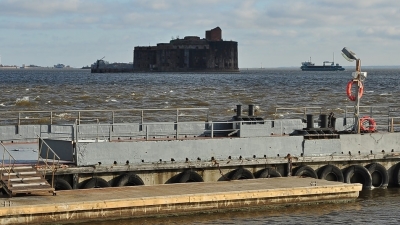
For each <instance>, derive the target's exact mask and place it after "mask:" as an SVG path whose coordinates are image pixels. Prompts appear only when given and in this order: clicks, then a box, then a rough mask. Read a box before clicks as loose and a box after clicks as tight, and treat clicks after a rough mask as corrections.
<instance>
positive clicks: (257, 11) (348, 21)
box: [0, 0, 400, 68]
mask: <svg viewBox="0 0 400 225" xmlns="http://www.w3.org/2000/svg"><path fill="white" fill-rule="evenodd" d="M398 21H400V1H398V0H351V1H349V0H130V1H128V0H0V56H1V62H0V63H1V64H3V65H18V66H21V65H22V64H26V65H30V64H34V65H39V66H53V65H55V64H58V63H62V64H65V65H70V66H71V67H77V68H80V67H82V66H86V65H90V64H92V63H94V62H95V61H96V60H97V59H101V58H103V57H105V58H104V60H106V61H109V62H126V63H127V62H132V61H133V49H134V47H135V46H149V45H151V46H154V45H156V44H157V43H168V42H169V41H170V40H171V39H172V38H176V37H179V38H183V37H185V36H199V37H200V38H204V37H205V31H206V30H210V29H213V28H215V27H217V26H218V27H220V28H221V29H222V38H223V39H224V40H228V41H230V40H232V41H237V42H238V52H239V53H238V55H239V68H260V67H264V68H268V67H270V68H275V67H299V66H301V62H303V61H309V60H310V57H311V60H312V61H313V62H314V63H316V64H322V62H323V61H332V60H333V57H334V60H335V62H336V63H339V64H341V65H343V66H354V65H355V63H354V62H348V61H346V60H345V59H344V58H343V57H342V56H341V54H340V52H341V49H342V48H343V47H347V48H348V49H350V50H352V51H353V52H355V53H356V54H357V56H358V57H359V58H360V59H361V61H362V65H364V66H398V65H400V57H398V55H399V53H400V23H399V22H398Z"/></svg>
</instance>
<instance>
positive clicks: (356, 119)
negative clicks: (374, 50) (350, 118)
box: [354, 59, 362, 134]
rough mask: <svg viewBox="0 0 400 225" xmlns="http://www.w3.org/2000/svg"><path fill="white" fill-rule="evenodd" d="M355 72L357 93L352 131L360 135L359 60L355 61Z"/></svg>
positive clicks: (360, 82)
mask: <svg viewBox="0 0 400 225" xmlns="http://www.w3.org/2000/svg"><path fill="white" fill-rule="evenodd" d="M356 72H357V78H355V79H354V80H355V81H357V93H356V104H355V106H354V107H355V109H354V131H355V132H356V133H357V134H359V133H360V96H359V94H358V93H359V92H360V88H361V85H362V81H361V77H360V72H361V60H360V59H357V60H356Z"/></svg>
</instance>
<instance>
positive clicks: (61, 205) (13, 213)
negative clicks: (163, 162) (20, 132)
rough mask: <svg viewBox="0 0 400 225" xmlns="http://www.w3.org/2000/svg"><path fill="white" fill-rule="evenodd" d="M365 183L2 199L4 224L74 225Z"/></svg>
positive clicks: (331, 191)
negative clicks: (74, 224)
mask: <svg viewBox="0 0 400 225" xmlns="http://www.w3.org/2000/svg"><path fill="white" fill-rule="evenodd" d="M361 189H362V185H361V184H344V183H340V182H331V181H326V180H319V179H313V178H297V177H290V178H273V179H253V180H237V181H225V182H213V183H185V184H167V185H155V186H134V187H120V188H102V189H80V190H71V191H58V192H57V195H56V196H51V195H49V194H48V193H46V194H43V195H29V196H23V197H21V196H17V197H13V198H3V199H0V223H1V224H28V223H29V224H32V223H41V224H43V223H54V222H57V223H71V222H74V221H89V220H105V219H112V218H114V219H115V218H129V217H143V216H160V215H162V214H166V215H168V214H183V213H193V212H204V211H210V210H211V211H212V210H229V209H233V208H241V207H270V206H273V207H274V206H276V205H282V204H283V205H287V204H312V203H317V202H341V201H352V200H355V199H356V198H357V197H358V194H359V191H361Z"/></svg>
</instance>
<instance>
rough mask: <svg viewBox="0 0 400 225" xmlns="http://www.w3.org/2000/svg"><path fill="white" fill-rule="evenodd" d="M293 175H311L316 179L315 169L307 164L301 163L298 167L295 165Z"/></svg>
mask: <svg viewBox="0 0 400 225" xmlns="http://www.w3.org/2000/svg"><path fill="white" fill-rule="evenodd" d="M293 175H294V176H297V177H312V178H315V179H318V175H317V173H316V172H315V170H314V169H313V168H311V167H309V166H306V165H303V166H300V167H297V168H296V169H295V171H294V174H293Z"/></svg>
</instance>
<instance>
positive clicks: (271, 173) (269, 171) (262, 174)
mask: <svg viewBox="0 0 400 225" xmlns="http://www.w3.org/2000/svg"><path fill="white" fill-rule="evenodd" d="M256 177H257V178H271V177H282V175H281V173H279V172H278V171H277V170H276V169H274V168H271V167H268V168H265V169H262V170H260V171H258V172H257V176H256Z"/></svg>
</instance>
